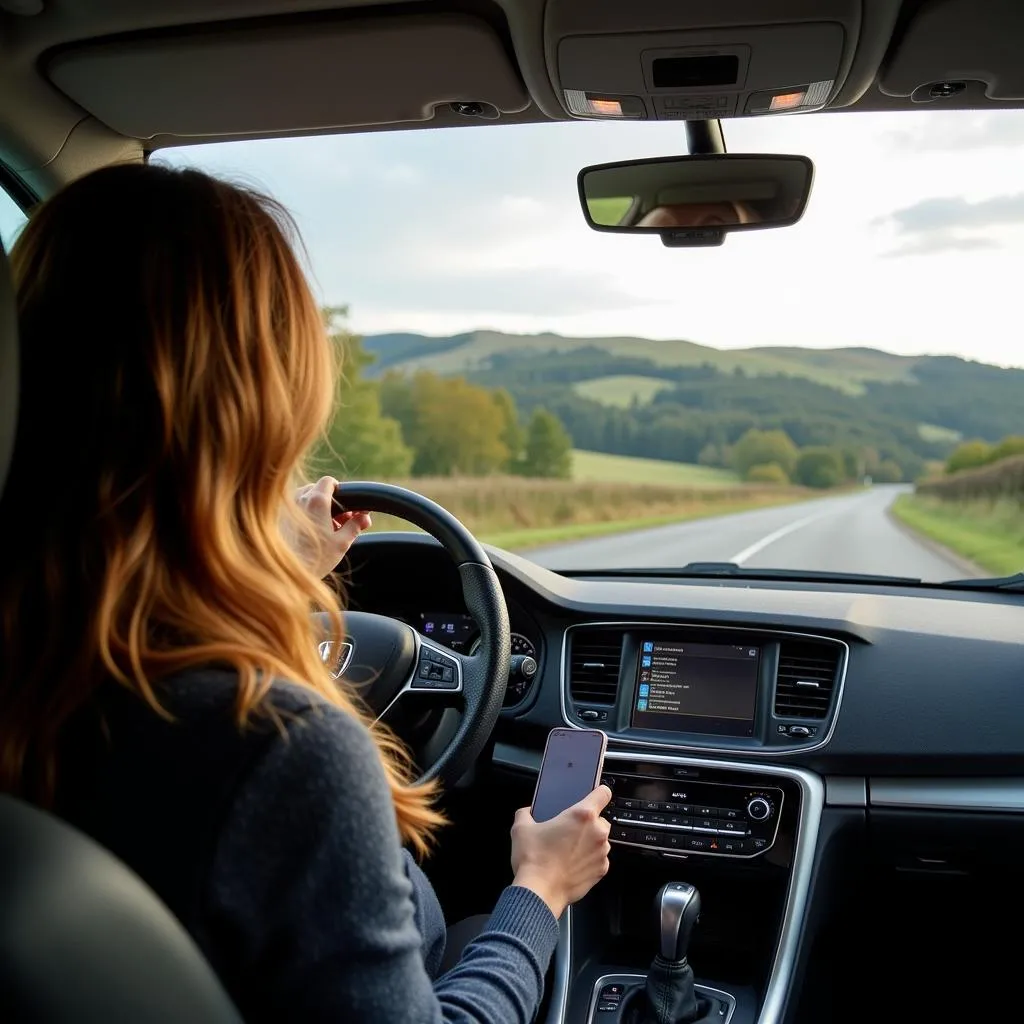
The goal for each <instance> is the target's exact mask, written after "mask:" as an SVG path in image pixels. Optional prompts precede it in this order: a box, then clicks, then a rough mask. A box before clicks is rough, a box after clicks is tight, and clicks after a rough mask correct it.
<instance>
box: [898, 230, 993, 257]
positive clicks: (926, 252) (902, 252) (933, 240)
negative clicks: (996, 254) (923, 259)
mask: <svg viewBox="0 0 1024 1024" xmlns="http://www.w3.org/2000/svg"><path fill="white" fill-rule="evenodd" d="M998 248H999V246H998V245H996V243H995V242H993V241H992V239H991V238H981V237H979V236H977V235H975V236H971V235H953V234H947V233H945V232H936V233H934V234H929V235H925V236H923V237H921V238H917V239H915V240H914V241H912V242H908V243H907V244H906V245H901V246H899V247H897V248H896V249H890V250H889V251H888V252H883V253H882V255H883V256H885V257H887V258H889V257H893V256H933V255H935V254H936V253H940V252H977V251H978V250H979V249H998Z"/></svg>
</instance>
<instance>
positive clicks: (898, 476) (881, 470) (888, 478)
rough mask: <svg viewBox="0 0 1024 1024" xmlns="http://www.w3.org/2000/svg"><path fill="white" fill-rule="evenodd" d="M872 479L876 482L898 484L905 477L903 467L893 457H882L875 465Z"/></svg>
mask: <svg viewBox="0 0 1024 1024" xmlns="http://www.w3.org/2000/svg"><path fill="white" fill-rule="evenodd" d="M871 479H872V480H874V482H875V483H876V484H898V483H899V482H900V481H901V480H902V479H903V468H902V467H901V466H900V464H899V463H898V462H894V461H893V460H892V459H882V461H881V462H879V463H878V465H876V466H875V468H874V471H873V472H872V474H871Z"/></svg>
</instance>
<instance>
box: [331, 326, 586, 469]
mask: <svg viewBox="0 0 1024 1024" xmlns="http://www.w3.org/2000/svg"><path fill="white" fill-rule="evenodd" d="M345 312H346V311H345V310H344V309H343V308H338V307H332V308H330V309H327V310H325V311H324V317H325V321H326V323H327V326H328V331H329V334H330V337H331V340H332V343H333V344H334V345H335V347H336V349H337V354H338V358H339V359H340V362H341V366H342V373H341V375H340V378H339V383H338V393H337V402H336V412H335V415H334V419H333V421H332V422H331V425H330V427H329V429H328V431H327V435H326V437H325V438H324V441H323V442H322V444H321V445H320V446H319V448H318V449H317V451H316V452H315V453H314V459H313V461H314V466H315V467H316V468H317V469H321V470H326V469H329V470H330V471H333V472H339V468H340V471H341V472H344V473H345V475H346V476H349V477H353V476H360V477H365V478H395V477H404V476H410V475H411V476H459V475H465V476H484V475H488V474H492V473H507V474H512V475H519V476H528V477H553V478H562V479H567V478H568V477H570V476H571V473H572V439H571V437H570V435H569V433H568V432H567V431H566V429H565V427H564V425H563V424H562V422H561V421H560V420H559V419H558V417H557V416H555V415H554V414H553V413H552V412H550V411H549V410H547V409H545V408H543V407H540V406H537V407H534V408H533V409H532V410H531V411H530V413H529V415H528V416H527V417H526V418H525V420H524V418H523V417H522V416H521V413H520V410H519V409H518V407H517V405H516V402H515V401H514V399H513V398H512V395H511V394H510V393H509V392H508V391H506V390H504V389H502V388H488V387H484V386H481V385H479V384H473V383H471V382H469V381H467V380H465V379H464V378H461V377H441V376H439V375H437V374H434V373H428V372H420V373H415V374H412V375H411V376H410V375H405V374H401V373H396V372H391V373H387V374H385V375H384V376H383V377H382V378H380V379H379V380H376V379H370V378H369V377H368V376H367V374H366V370H367V368H368V367H369V366H370V365H371V364H372V362H373V356H372V355H371V354H369V353H367V352H366V351H365V350H364V348H363V346H362V343H361V341H360V339H359V338H358V337H356V336H355V335H353V334H351V333H350V332H349V331H348V330H347V329H346V327H345Z"/></svg>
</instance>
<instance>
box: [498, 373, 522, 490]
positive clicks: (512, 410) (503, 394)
mask: <svg viewBox="0 0 1024 1024" xmlns="http://www.w3.org/2000/svg"><path fill="white" fill-rule="evenodd" d="M494 402H495V404H496V405H497V406H498V409H499V411H500V413H501V418H502V424H503V425H502V429H501V441H502V444H504V445H505V447H506V448H507V449H508V461H507V462H506V464H505V465H504V466H503V467H502V468H503V469H505V470H506V471H507V472H509V473H518V472H519V469H520V466H521V464H522V461H523V446H524V445H525V444H526V435H525V434H524V432H523V425H522V424H521V423H520V422H519V410H518V409H517V408H516V403H515V400H514V399H513V398H512V396H511V395H510V394H509V393H508V392H507V391H506V390H505V389H504V388H498V390H497V391H495V392H494Z"/></svg>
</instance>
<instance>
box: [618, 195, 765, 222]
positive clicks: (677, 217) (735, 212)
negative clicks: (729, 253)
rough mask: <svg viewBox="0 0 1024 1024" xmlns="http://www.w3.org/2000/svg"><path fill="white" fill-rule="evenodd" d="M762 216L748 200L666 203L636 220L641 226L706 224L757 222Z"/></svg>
mask: <svg viewBox="0 0 1024 1024" xmlns="http://www.w3.org/2000/svg"><path fill="white" fill-rule="evenodd" d="M760 219H761V218H760V217H759V216H758V214H757V212H756V211H755V210H754V208H753V207H752V206H750V205H749V203H744V202H740V201H738V200H734V201H732V202H724V203H665V204H663V205H661V206H655V207H654V209H653V210H649V211H648V212H647V213H645V214H644V215H643V216H642V217H641V218H640V219H639V220H638V221H637V222H636V226H637V227H638V228H705V227H708V228H709V227H724V226H725V225H727V224H756V223H758V221H760Z"/></svg>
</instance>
